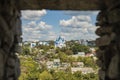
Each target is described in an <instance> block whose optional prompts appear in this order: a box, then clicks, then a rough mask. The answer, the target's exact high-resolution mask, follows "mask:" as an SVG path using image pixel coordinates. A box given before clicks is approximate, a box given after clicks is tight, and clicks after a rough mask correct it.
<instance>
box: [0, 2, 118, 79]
mask: <svg viewBox="0 0 120 80" xmlns="http://www.w3.org/2000/svg"><path fill="white" fill-rule="evenodd" d="M19 1H20V0H0V80H18V77H19V75H20V65H19V63H20V62H19V59H18V57H17V56H16V54H15V53H19V43H20V42H21V35H22V32H21V20H20V17H21V14H20V9H19V6H18V5H19ZM78 1H79V0H78ZM81 1H82V0H81ZM100 1H102V2H101V5H104V6H103V7H100V8H99V9H101V11H100V13H99V14H98V16H97V23H96V25H97V26H100V27H99V28H98V29H97V30H96V34H97V35H99V36H100V38H98V39H97V40H96V45H97V46H99V50H98V51H97V57H98V61H97V64H98V65H99V66H100V70H99V79H100V80H120V68H119V67H120V14H119V13H120V1H119V0H118V1H115V0H100ZM48 2H49V1H48ZM20 3H21V2H20ZM66 3H67V2H66ZM28 4H29V1H28ZM41 4H42V3H41ZM22 6H23V7H22V9H24V8H25V7H24V6H25V4H24V5H22ZM69 6H70V7H67V8H62V7H59V8H57V9H75V8H76V9H79V8H78V7H79V6H77V7H75V6H74V8H72V4H70V5H69ZM84 7H85V6H84V5H83V8H82V9H85V8H84ZM35 8H36V7H34V6H33V8H32V6H30V7H29V9H35ZM38 8H39V7H38ZM38 8H37V9H38ZM42 8H47V9H49V8H50V9H56V8H54V7H50V6H47V7H45V6H43V7H42ZM25 9H27V8H25ZM87 9H89V7H88V8H87ZM91 9H92V8H91ZM95 9H98V8H95Z"/></svg>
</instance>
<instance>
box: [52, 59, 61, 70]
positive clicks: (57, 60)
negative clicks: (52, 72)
mask: <svg viewBox="0 0 120 80" xmlns="http://www.w3.org/2000/svg"><path fill="white" fill-rule="evenodd" d="M53 67H54V68H58V67H60V59H54V60H53Z"/></svg>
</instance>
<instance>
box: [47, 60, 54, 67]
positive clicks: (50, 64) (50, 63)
mask: <svg viewBox="0 0 120 80" xmlns="http://www.w3.org/2000/svg"><path fill="white" fill-rule="evenodd" d="M46 66H47V68H48V69H51V68H53V61H47V62H46Z"/></svg>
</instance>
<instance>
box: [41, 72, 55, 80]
mask: <svg viewBox="0 0 120 80" xmlns="http://www.w3.org/2000/svg"><path fill="white" fill-rule="evenodd" d="M39 80H53V77H52V75H51V74H50V73H49V72H48V71H43V72H42V73H41V74H40V75H39Z"/></svg>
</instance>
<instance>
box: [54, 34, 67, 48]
mask: <svg viewBox="0 0 120 80" xmlns="http://www.w3.org/2000/svg"><path fill="white" fill-rule="evenodd" d="M55 47H59V48H62V47H66V44H65V39H64V38H62V37H61V36H59V37H58V38H57V39H56V40H55Z"/></svg>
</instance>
